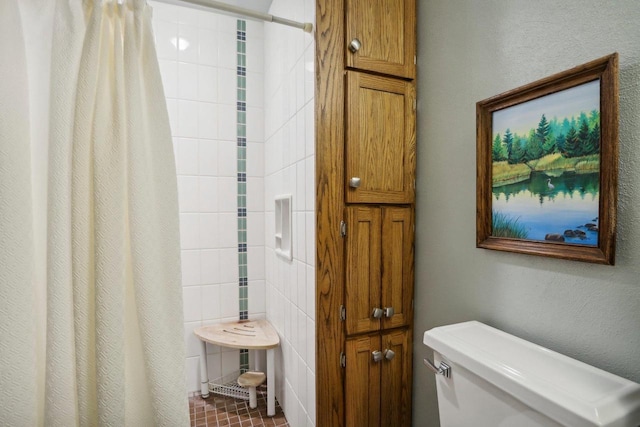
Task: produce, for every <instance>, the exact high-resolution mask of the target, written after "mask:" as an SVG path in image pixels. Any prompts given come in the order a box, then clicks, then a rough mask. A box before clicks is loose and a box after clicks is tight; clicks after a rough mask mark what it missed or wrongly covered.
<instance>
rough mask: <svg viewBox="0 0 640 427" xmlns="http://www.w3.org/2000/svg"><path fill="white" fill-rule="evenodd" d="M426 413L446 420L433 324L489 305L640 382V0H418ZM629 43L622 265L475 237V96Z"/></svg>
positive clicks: (419, 323)
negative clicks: (431, 365)
mask: <svg viewBox="0 0 640 427" xmlns="http://www.w3.org/2000/svg"><path fill="white" fill-rule="evenodd" d="M418 15H419V16H418V23H419V24H418V104H419V105H418V172H417V173H418V176H417V178H418V187H417V208H416V210H417V218H416V223H417V226H416V287H415V298H416V299H415V312H416V319H415V341H414V342H415V344H414V346H415V347H414V350H415V352H414V356H415V359H414V398H413V408H414V409H413V412H414V425H417V426H418V425H419V426H437V425H438V414H437V404H436V394H435V386H434V380H433V375H432V374H430V373H428V372H427V370H426V369H425V368H424V366H423V365H422V358H423V357H427V356H429V357H431V355H432V354H431V352H430V351H428V350H427V348H426V347H425V346H424V345H423V344H422V338H423V333H424V331H425V330H427V329H430V328H432V327H434V326H438V325H443V324H449V323H456V322H461V321H465V320H470V319H476V320H479V321H482V322H484V323H487V324H489V325H492V326H495V327H498V328H500V329H503V330H505V331H507V332H509V333H512V334H514V335H517V336H520V337H522V338H525V339H527V340H529V341H532V342H535V343H537V344H541V345H543V346H546V347H548V348H550V349H552V350H555V351H558V352H561V353H564V354H566V355H568V356H570V357H573V358H576V359H578V360H581V361H584V362H586V363H589V364H592V365H594V366H597V367H598V368H601V369H605V370H607V371H610V372H613V373H614V374H617V375H620V376H623V377H626V378H628V379H631V380H633V381H636V382H640V262H639V260H640V227H639V226H638V224H640V210H639V209H638V206H639V205H640V144H639V142H640V141H639V139H640V25H638V23H639V22H640V3H638V2H637V1H636V0H626V1H616V2H601V1H599V0H583V1H572V2H562V4H560V3H558V2H556V1H551V0H543V1H536V2H530V1H527V0H516V1H514V0H492V1H482V2H480V1H475V0H458V1H446V0H432V1H428V2H419V5H418ZM615 51H617V52H619V54H620V175H619V176H620V178H619V204H618V239H617V257H616V265H615V266H614V267H609V266H600V265H592V264H585V263H578V262H572V261H563V260H554V259H548V258H540V257H532V256H526V255H519V254H510V253H501V252H495V251H488V250H484V249H476V248H475V231H476V230H475V219H476V217H475V208H476V200H475V194H476V180H475V168H476V158H475V146H476V145H475V144H476V134H475V103H476V102H477V101H479V100H482V99H485V98H488V97H490V96H493V95H496V94H499V93H502V92H504V91H506V90H509V89H512V88H515V87H518V86H521V85H523V84H526V83H529V82H532V81H535V80H537V79H540V78H542V77H546V76H548V75H551V74H554V73H557V72H560V71H563V70H565V69H568V68H571V67H573V66H575V65H579V64H581V63H584V62H587V61H590V60H592V59H596V58H599V57H601V56H604V55H607V54H610V53H612V52H615Z"/></svg>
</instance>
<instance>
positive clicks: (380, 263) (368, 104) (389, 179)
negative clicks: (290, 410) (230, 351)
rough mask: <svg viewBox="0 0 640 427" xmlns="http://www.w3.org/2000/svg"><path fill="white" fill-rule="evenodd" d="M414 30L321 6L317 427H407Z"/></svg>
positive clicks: (362, 12)
mask: <svg viewBox="0 0 640 427" xmlns="http://www.w3.org/2000/svg"><path fill="white" fill-rule="evenodd" d="M415 31H416V1H415V0H317V1H316V55H317V57H316V68H315V69H316V73H317V74H316V83H317V84H316V97H315V102H316V108H315V111H316V126H315V129H316V151H315V153H316V156H315V159H316V181H315V182H316V261H317V263H316V312H317V317H318V320H317V322H316V336H317V339H318V342H319V343H321V345H319V346H318V348H317V351H316V399H317V400H316V406H317V407H318V408H322V410H321V411H318V413H317V414H316V416H317V418H316V424H317V425H319V426H336V427H337V426H344V425H348V426H376V427H377V426H405V425H406V426H409V425H410V424H411V375H412V374H411V336H412V333H413V332H412V331H413V308H412V300H413V276H414V272H413V269H414V260H413V256H414V249H413V246H414V215H415V169H416V95H415V84H416V83H415V75H416V67H415V53H416V37H415ZM345 224H346V233H345V229H344V227H343V226H344V225H345ZM385 350H389V351H392V352H393V353H389V352H387V353H384V351H385ZM377 351H380V352H382V353H381V354H383V355H384V354H386V355H388V356H389V357H388V358H384V359H383V360H379V361H373V359H372V358H373V355H374V353H373V352H377ZM375 354H376V355H379V354H378V353H375ZM392 355H393V357H392ZM338 356H339V357H340V360H341V361H345V364H337V363H336V360H337V357H338Z"/></svg>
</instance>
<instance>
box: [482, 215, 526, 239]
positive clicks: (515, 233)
mask: <svg viewBox="0 0 640 427" xmlns="http://www.w3.org/2000/svg"><path fill="white" fill-rule="evenodd" d="M519 219H520V218H519V217H518V218H513V217H510V216H509V215H506V214H503V213H500V212H496V211H493V212H492V215H491V222H492V224H491V227H492V232H491V235H492V236H493V237H510V238H514V239H526V238H527V235H528V233H527V230H526V229H525V228H524V226H523V225H522V224H519V223H518V220H519Z"/></svg>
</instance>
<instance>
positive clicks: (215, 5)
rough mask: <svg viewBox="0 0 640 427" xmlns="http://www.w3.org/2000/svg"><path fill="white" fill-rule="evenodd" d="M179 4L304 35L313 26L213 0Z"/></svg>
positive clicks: (187, 0)
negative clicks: (277, 25) (278, 25)
mask: <svg viewBox="0 0 640 427" xmlns="http://www.w3.org/2000/svg"><path fill="white" fill-rule="evenodd" d="M164 1H165V2H167V3H174V4H176V3H177V2H174V1H166V0H164ZM180 2H181V3H189V4H194V5H197V6H202V7H206V8H208V9H217V10H221V11H224V12H229V13H233V14H236V15H242V16H246V17H248V18H254V19H259V20H262V21H267V22H275V23H276V24H282V25H288V26H290V27H295V28H300V29H301V30H303V31H304V32H306V33H310V32H312V31H313V24H312V23H310V22H297V21H292V20H290V19H286V18H280V17H279V16H273V15H270V14H268V13H262V12H256V11H255V10H251V9H244V8H242V7H237V6H232V5H230V4H226V3H221V2H219V1H215V0H180Z"/></svg>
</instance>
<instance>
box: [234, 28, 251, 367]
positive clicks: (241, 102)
mask: <svg viewBox="0 0 640 427" xmlns="http://www.w3.org/2000/svg"><path fill="white" fill-rule="evenodd" d="M236 58H237V61H236V63H237V67H236V81H237V86H236V118H237V125H236V126H237V128H236V139H237V144H236V150H237V173H238V177H237V185H238V277H239V279H238V302H239V313H238V314H239V318H240V320H246V319H248V318H249V277H248V269H247V21H245V20H242V19H238V20H237V25H236ZM248 369H249V351H248V350H246V349H243V350H240V371H241V372H243V373H244V372H246V371H247V370H248Z"/></svg>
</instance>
